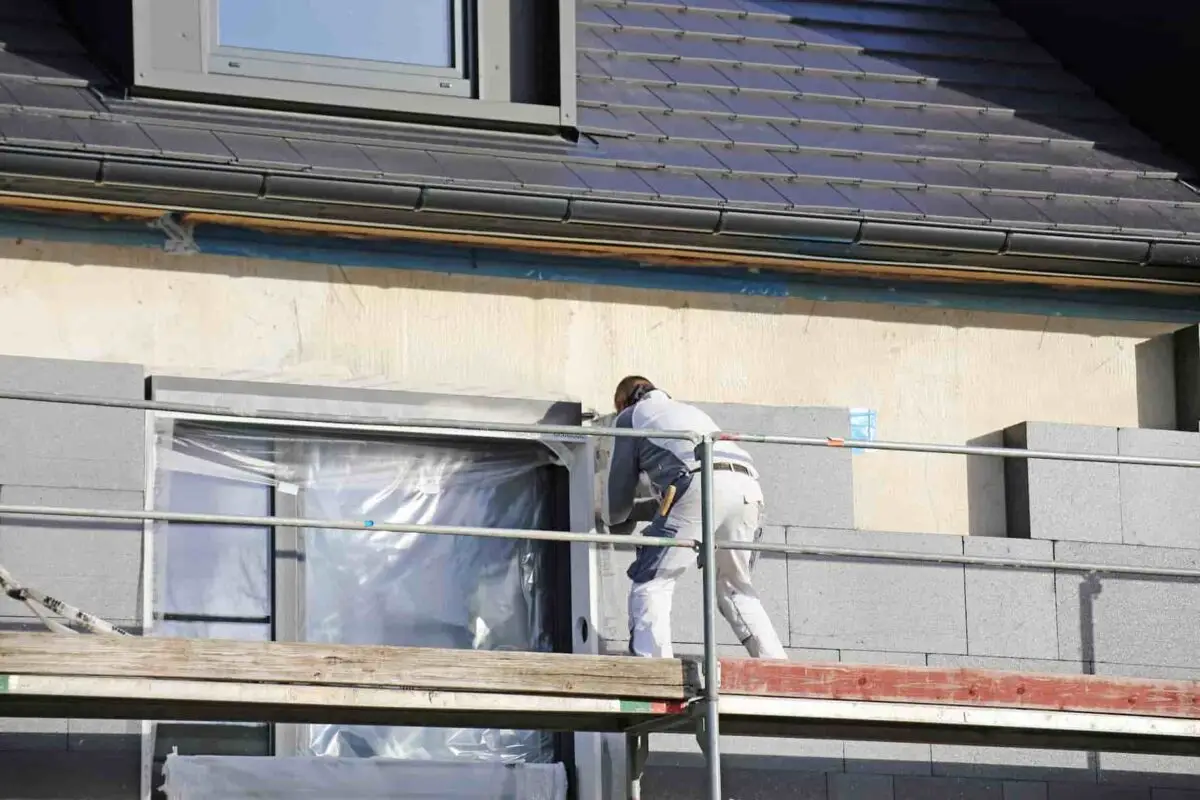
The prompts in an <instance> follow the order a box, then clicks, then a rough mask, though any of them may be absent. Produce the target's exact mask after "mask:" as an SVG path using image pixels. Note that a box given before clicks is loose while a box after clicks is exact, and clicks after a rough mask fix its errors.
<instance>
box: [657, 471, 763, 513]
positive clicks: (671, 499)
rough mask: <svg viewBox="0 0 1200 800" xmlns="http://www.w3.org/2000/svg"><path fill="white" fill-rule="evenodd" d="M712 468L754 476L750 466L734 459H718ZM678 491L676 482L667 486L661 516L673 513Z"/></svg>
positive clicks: (659, 511) (659, 506)
mask: <svg viewBox="0 0 1200 800" xmlns="http://www.w3.org/2000/svg"><path fill="white" fill-rule="evenodd" d="M712 468H713V471H714V472H715V471H718V470H719V471H722V472H740V473H742V474H743V475H748V476H749V477H751V478H753V477H754V473H753V472H751V471H750V468H749V467H747V466H746V465H744V464H736V463H734V462H732V461H718V462H716V463H715V464H713V465H712ZM699 471H700V470H699V469H694V470H691V474H692V475H695V474H696V473H697V472H699ZM677 492H678V489H676V488H675V484H671V485H670V486H668V487H667V491H666V492H665V493H664V494H663V498H662V500H661V501H660V502H659V504H658V515H659V516H660V517H665V516H667V514H670V513H671V506H673V505H675V496H676V494H677Z"/></svg>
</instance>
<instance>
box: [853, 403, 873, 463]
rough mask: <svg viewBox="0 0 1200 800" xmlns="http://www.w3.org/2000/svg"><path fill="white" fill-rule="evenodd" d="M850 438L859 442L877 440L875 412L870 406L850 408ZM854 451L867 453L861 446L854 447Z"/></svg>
mask: <svg viewBox="0 0 1200 800" xmlns="http://www.w3.org/2000/svg"><path fill="white" fill-rule="evenodd" d="M850 438H851V439H854V440H855V441H859V442H873V441H875V412H874V411H873V410H872V409H869V408H852V409H850ZM852 452H854V453H855V454H856V455H857V454H858V453H867V452H870V451H869V450H863V449H862V448H861V447H855V448H852Z"/></svg>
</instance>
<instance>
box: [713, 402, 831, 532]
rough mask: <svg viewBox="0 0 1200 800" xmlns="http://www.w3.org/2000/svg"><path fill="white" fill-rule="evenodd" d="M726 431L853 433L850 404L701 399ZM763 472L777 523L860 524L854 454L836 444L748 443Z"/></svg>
mask: <svg viewBox="0 0 1200 800" xmlns="http://www.w3.org/2000/svg"><path fill="white" fill-rule="evenodd" d="M696 406H697V407H698V408H700V409H703V410H704V411H705V412H707V413H708V414H709V415H711V416H712V418H713V419H714V420H715V421H716V423H717V424H718V425H720V426H721V428H722V429H723V430H726V431H734V432H738V433H762V434H774V435H782V436H815V437H826V436H841V437H845V436H848V435H849V434H850V411H849V409H846V408H828V407H807V408H806V407H798V406H795V407H794V406H757V405H744V404H739V403H697V404H696ZM743 447H745V449H746V451H747V452H748V453H750V455H751V456H753V458H754V463H755V464H756V465H757V467H758V471H759V473H760V475H761V482H762V486H763V494H764V495H765V497H766V506H767V510H766V513H767V519H768V521H769V522H770V523H771V524H773V525H808V526H812V527H831V528H852V527H854V475H853V468H852V465H851V460H850V459H851V453H850V452H849V451H848V450H842V449H837V448H830V447H792V446H788V445H768V444H745V445H743Z"/></svg>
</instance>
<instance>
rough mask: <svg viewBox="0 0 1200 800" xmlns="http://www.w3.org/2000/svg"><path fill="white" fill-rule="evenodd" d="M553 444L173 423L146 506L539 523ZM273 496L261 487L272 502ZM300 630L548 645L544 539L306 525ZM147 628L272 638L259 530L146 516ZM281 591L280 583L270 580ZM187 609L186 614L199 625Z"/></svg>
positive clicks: (545, 752) (388, 752)
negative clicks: (150, 591)
mask: <svg viewBox="0 0 1200 800" xmlns="http://www.w3.org/2000/svg"><path fill="white" fill-rule="evenodd" d="M553 463H554V457H553V455H552V453H551V452H550V451H549V450H548V449H547V448H546V447H544V446H542V445H540V444H537V443H533V442H481V441H473V442H470V443H466V444H461V443H451V442H448V441H444V440H442V441H426V440H421V441H416V440H411V439H409V440H399V439H397V440H390V441H380V440H369V439H356V438H350V437H344V438H335V437H332V436H316V435H304V434H297V433H296V432H294V431H265V430H264V431H261V432H246V431H233V430H230V429H221V428H210V427H204V426H191V425H189V426H185V425H182V424H177V425H176V427H175V430H174V431H173V432H172V433H171V434H165V433H164V434H162V435H161V436H160V442H159V450H158V483H157V491H156V495H157V496H158V498H159V501H160V504H159V505H158V507H159V508H168V509H169V510H171V511H193V512H204V513H238V514H262V515H267V512H268V510H269V509H274V510H275V512H276V513H277V514H278V513H279V510H278V507H277V505H278V504H279V503H281V502H282V503H293V504H294V506H295V511H294V514H293V513H288V514H286V516H300V517H304V518H311V519H322V518H323V519H353V520H363V521H364V522H366V521H374V522H377V523H415V524H430V525H462V526H472V527H502V528H525V529H545V528H548V527H550V523H551V518H550V508H551V505H550V495H551V491H552V482H551V478H550V475H549V474H548V470H547V469H546V467H548V466H549V465H551V464H553ZM273 498H274V499H273ZM299 540H300V541H299V543H298V544H299V547H300V549H301V550H302V551H303V561H302V563H303V569H302V570H301V576H300V581H299V583H300V584H301V585H296V586H292V587H290V590H291V591H293V592H294V593H295V595H296V596H298V597H300V598H302V600H303V602H302V604H301V608H302V613H301V617H302V619H303V622H302V623H301V629H300V630H299V631H296V632H294V635H296V636H297V638H300V639H302V640H305V641H312V642H329V643H342V644H363V645H372V644H383V645H401V646H415V647H442V648H463V649H478V650H518V651H531V650H533V651H549V650H551V649H553V648H552V642H551V640H550V636H549V633H548V630H547V624H546V621H547V619H548V614H549V608H548V606H547V591H546V585H547V580H548V576H547V575H546V574H545V573H546V552H547V546H546V545H545V544H544V543H540V542H531V541H526V540H511V539H488V538H476V537H464V536H440V535H429V534H403V533H384V532H378V531H371V530H369V529H365V530H362V531H347V530H323V529H311V530H303V531H300V532H299ZM156 541H157V543H158V545H157V550H158V557H157V561H158V571H157V574H158V576H159V583H158V587H157V591H156V596H157V608H156V610H158V611H163V612H166V617H167V618H166V619H165V620H164V621H162V622H159V623H158V624H157V625H156V626H155V632H156V633H157V634H158V635H176V636H213V637H224V638H259V637H262V636H265V635H269V633H267V632H269V630H270V621H269V619H268V621H267V622H266V623H265V624H264V623H262V622H261V621H260V620H261V618H263V616H264V615H268V614H269V613H270V603H269V598H270V597H271V593H272V591H274V590H273V588H272V587H271V584H270V582H271V574H272V570H271V568H270V558H271V557H272V555H273V554H272V553H271V536H270V531H268V530H266V529H262V528H240V527H239V528H231V527H228V526H184V525H179V524H178V523H172V524H169V525H160V526H159V535H158V537H157V540H156ZM278 591H279V592H280V594H281V596H285V595H286V594H287V592H288V591H289V587H285V586H280V587H278ZM198 620H199V621H198ZM305 730H306V731H307V734H306V735H302V737H301V747H302V751H303V752H304V753H307V754H312V755H320V756H333V757H388V758H395V759H422V760H434V761H438V760H441V761H450V760H478V761H488V762H503V763H518V762H547V761H551V760H553V756H554V750H553V741H552V738H551V736H550V735H549V734H545V733H540V732H535V731H514V730H468V729H435V728H394V727H393V728H388V727H373V726H346V725H314V726H308V727H307V728H306V729H305Z"/></svg>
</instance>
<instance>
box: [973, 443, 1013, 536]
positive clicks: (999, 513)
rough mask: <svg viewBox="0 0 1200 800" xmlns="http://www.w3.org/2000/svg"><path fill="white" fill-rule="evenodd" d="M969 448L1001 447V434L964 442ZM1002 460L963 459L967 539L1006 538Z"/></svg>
mask: <svg viewBox="0 0 1200 800" xmlns="http://www.w3.org/2000/svg"><path fill="white" fill-rule="evenodd" d="M967 445H968V446H970V447H1004V433H1003V431H996V432H995V433H989V434H987V435H986V436H976V437H975V438H974V439H969V440H967ZM1004 493H1005V483H1004V459H1000V458H992V457H990V456H967V532H968V533H969V534H970V535H971V536H1000V537H1003V536H1008V514H1007V512H1006V498H1005V494H1004Z"/></svg>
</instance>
